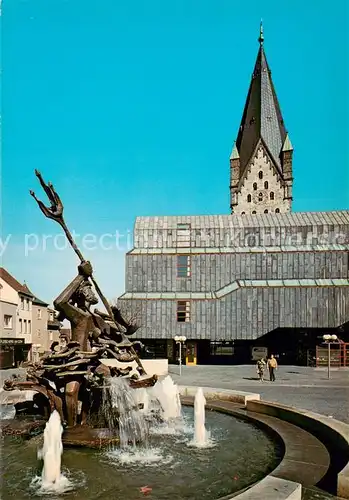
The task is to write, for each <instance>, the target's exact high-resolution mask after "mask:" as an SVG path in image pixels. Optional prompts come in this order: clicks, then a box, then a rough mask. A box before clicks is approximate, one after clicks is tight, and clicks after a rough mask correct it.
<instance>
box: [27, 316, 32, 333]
mask: <svg viewBox="0 0 349 500" xmlns="http://www.w3.org/2000/svg"><path fill="white" fill-rule="evenodd" d="M31 332H32V322H31V321H30V319H28V333H31Z"/></svg>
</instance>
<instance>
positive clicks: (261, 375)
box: [256, 358, 265, 382]
mask: <svg viewBox="0 0 349 500" xmlns="http://www.w3.org/2000/svg"><path fill="white" fill-rule="evenodd" d="M256 368H257V374H258V377H259V380H260V381H261V382H263V380H264V369H265V361H264V359H263V358H262V359H259V360H258V361H257V365H256Z"/></svg>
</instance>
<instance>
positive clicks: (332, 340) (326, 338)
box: [322, 334, 338, 379]
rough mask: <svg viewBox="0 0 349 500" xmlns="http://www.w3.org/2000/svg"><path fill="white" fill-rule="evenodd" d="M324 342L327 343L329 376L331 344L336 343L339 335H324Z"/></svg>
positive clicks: (328, 372)
mask: <svg viewBox="0 0 349 500" xmlns="http://www.w3.org/2000/svg"><path fill="white" fill-rule="evenodd" d="M322 338H323V340H324V342H325V343H326V344H327V356H328V359H327V378H328V379H330V377H331V344H335V343H337V342H338V337H337V335H327V334H326V335H323V336H322Z"/></svg>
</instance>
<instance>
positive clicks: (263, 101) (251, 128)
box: [236, 22, 287, 173]
mask: <svg viewBox="0 0 349 500" xmlns="http://www.w3.org/2000/svg"><path fill="white" fill-rule="evenodd" d="M258 41H259V50H258V54H257V59H256V63H255V67H254V70H253V74H252V80H251V83H250V88H249V91H248V95H247V99H246V104H245V108H244V112H243V116H242V120H241V124H240V129H239V133H238V137H237V140H236V146H237V149H238V151H239V155H240V165H241V173H243V170H244V167H245V166H246V165H247V163H248V161H249V160H250V159H251V156H252V154H253V152H254V150H255V147H256V145H257V143H258V141H259V139H262V140H263V142H264V144H265V145H266V147H267V148H268V151H269V153H270V154H271V156H272V158H273V159H274V161H275V163H276V165H277V166H278V167H279V168H280V169H281V162H280V153H281V150H282V147H283V145H284V142H285V139H286V135H287V132H286V129H285V125H284V121H283V118H282V115H281V110H280V106H279V102H278V99H277V97H276V92H275V89H274V85H273V81H272V78H271V71H270V69H269V66H268V62H267V58H266V56H265V52H264V45H263V42H264V33H263V24H262V22H261V25H260V33H259V39H258Z"/></svg>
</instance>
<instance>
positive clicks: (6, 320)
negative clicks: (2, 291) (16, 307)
mask: <svg viewBox="0 0 349 500" xmlns="http://www.w3.org/2000/svg"><path fill="white" fill-rule="evenodd" d="M4 328H8V329H11V328H12V316H10V315H9V314H4Z"/></svg>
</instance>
